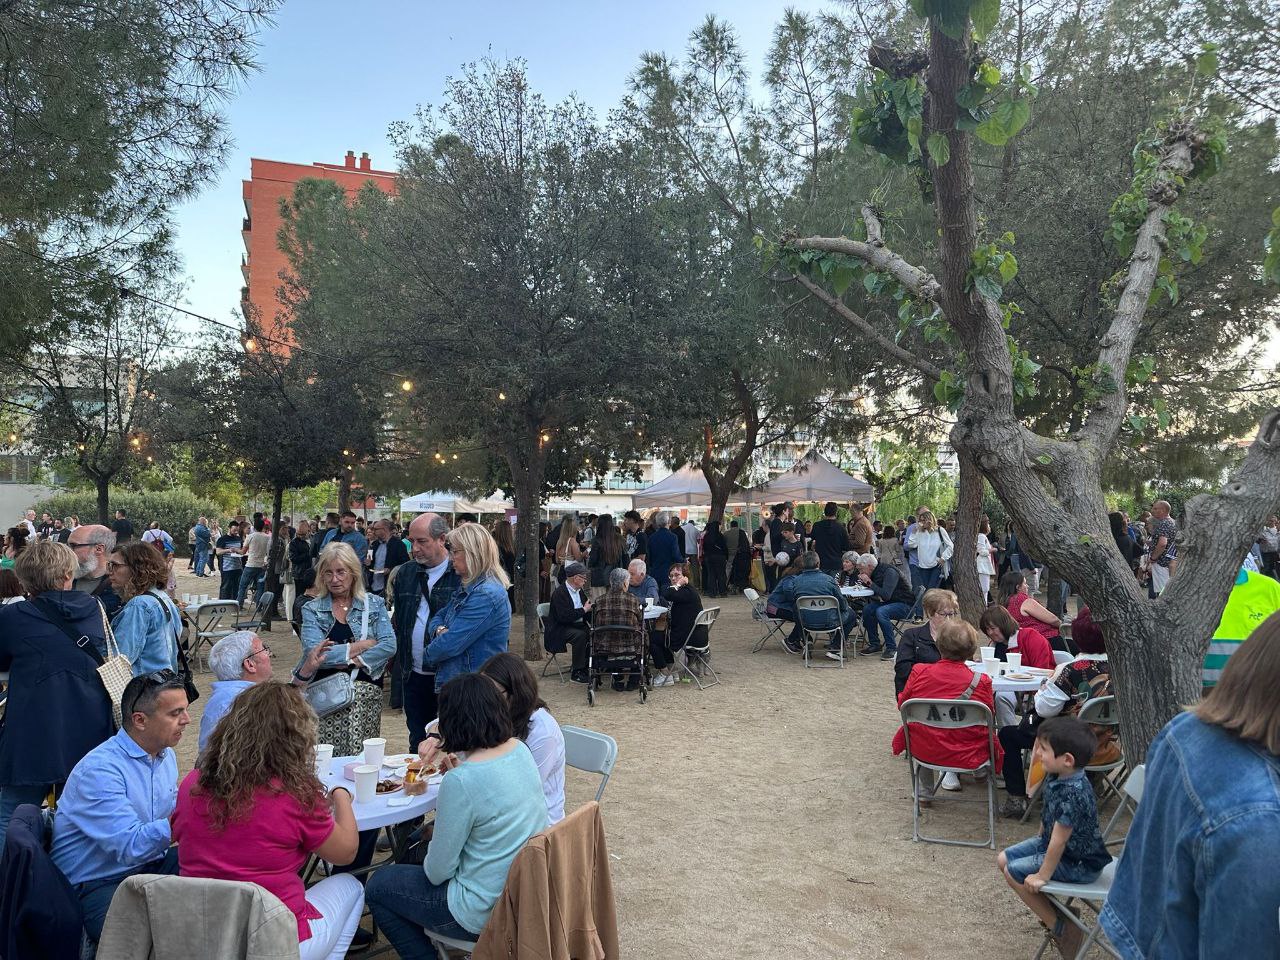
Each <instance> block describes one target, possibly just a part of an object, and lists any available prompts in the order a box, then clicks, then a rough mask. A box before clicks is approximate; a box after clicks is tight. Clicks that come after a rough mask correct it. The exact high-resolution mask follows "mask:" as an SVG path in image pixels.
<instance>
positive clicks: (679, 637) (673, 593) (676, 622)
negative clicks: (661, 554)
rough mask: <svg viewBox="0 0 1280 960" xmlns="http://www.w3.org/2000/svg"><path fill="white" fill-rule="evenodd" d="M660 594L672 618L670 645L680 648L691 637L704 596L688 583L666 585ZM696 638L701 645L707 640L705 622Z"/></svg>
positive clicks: (673, 647) (674, 648) (676, 648)
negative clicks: (699, 594)
mask: <svg viewBox="0 0 1280 960" xmlns="http://www.w3.org/2000/svg"><path fill="white" fill-rule="evenodd" d="M658 596H660V597H661V598H662V601H663V603H664V604H666V606H667V608H668V611H669V616H670V618H671V626H670V627H669V628H668V629H669V631H670V632H669V634H668V636H669V637H670V638H671V639H670V642H669V644H668V645H669V646H670V648H671V649H672V650H679V649H680V648H681V647H683V646H684V645H685V641H687V640H688V639H689V631H690V630H692V629H693V621H694V620H696V619H698V614H700V613H701V612H702V597H700V596H698V591H697V590H695V589H693V587H692V586H690V585H689V584H687V583H686V584H685V585H684V586H683V587H664V588H663V589H661V590H659V591H658ZM695 640H696V642H697V644H698V645H699V646H701V645H702V644H704V643H705V642H706V640H707V627H706V625H705V624H704V625H702V626H700V627H698V632H697V634H696V635H695Z"/></svg>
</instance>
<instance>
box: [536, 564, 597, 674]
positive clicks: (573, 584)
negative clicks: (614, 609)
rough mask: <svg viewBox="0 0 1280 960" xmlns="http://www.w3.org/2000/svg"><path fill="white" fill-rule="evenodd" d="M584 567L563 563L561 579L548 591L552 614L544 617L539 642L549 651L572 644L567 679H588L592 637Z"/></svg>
mask: <svg viewBox="0 0 1280 960" xmlns="http://www.w3.org/2000/svg"><path fill="white" fill-rule="evenodd" d="M586 588H587V568H586V567H584V566H583V565H582V564H580V563H578V562H577V561H572V562H570V563H566V564H565V565H564V582H563V583H561V584H560V586H558V587H556V589H555V592H554V593H552V594H551V616H550V617H548V618H547V631H546V636H544V637H543V638H542V645H543V646H544V647H546V649H547V652H548V653H563V652H564V650H565V648H566V647H568V646H572V647H573V669H572V671H571V672H570V674H569V679H571V680H572V681H573V682H574V683H586V682H587V653H588V652H589V647H590V640H591V628H590V627H589V626H588V624H589V623H590V620H591V601H590V600H588V599H587V594H586Z"/></svg>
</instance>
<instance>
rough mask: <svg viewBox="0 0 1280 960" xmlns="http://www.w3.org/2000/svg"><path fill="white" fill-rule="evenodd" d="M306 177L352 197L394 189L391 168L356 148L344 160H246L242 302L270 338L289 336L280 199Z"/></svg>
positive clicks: (246, 310) (248, 315) (284, 338)
mask: <svg viewBox="0 0 1280 960" xmlns="http://www.w3.org/2000/svg"><path fill="white" fill-rule="evenodd" d="M307 177H319V178H321V179H323V180H332V181H334V182H335V183H339V184H341V185H342V187H343V189H345V190H346V191H347V195H348V196H353V197H354V196H355V194H356V192H357V191H359V189H360V188H361V187H363V186H364V185H365V184H366V183H370V182H372V183H374V184H376V185H377V187H378V188H379V189H380V190H384V191H386V192H387V193H394V192H395V188H396V175H395V173H394V172H392V171H390V170H374V169H373V163H372V161H371V160H370V159H369V154H367V153H362V154H360V158H359V160H358V161H357V159H356V155H355V151H353V150H348V151H347V156H346V158H345V159H344V161H343V163H341V164H337V163H313V164H310V165H308V164H305V163H287V162H285V161H282V160H261V159H258V158H256V157H255V158H253V159H252V160H251V161H250V172H249V179H248V180H244V181H242V182H243V185H244V189H243V196H244V225H243V229H242V231H241V237H242V238H243V240H244V250H245V253H244V256H243V257H242V258H241V260H240V272H241V273H242V274H243V275H244V286H243V287H241V289H240V301H241V305H242V307H243V309H244V314H245V316H246V317H250V316H253V317H257V318H259V322H260V324H261V327H262V332H263V333H264V334H266V335H267V336H269V337H275V338H278V339H281V340H288V339H289V333H288V327H289V318H288V316H287V315H286V312H285V308H284V307H283V305H282V304H281V303H280V300H279V297H278V290H279V288H280V274H281V272H282V271H284V270H285V269H286V267H287V263H286V261H285V256H284V254H283V253H282V252H281V251H280V247H279V245H278V244H277V237H278V235H279V233H280V224H281V220H280V201H281V200H282V199H284V198H286V197H291V196H292V195H293V188H294V185H295V184H296V183H297V182H298V181H299V180H302V179H305V178H307Z"/></svg>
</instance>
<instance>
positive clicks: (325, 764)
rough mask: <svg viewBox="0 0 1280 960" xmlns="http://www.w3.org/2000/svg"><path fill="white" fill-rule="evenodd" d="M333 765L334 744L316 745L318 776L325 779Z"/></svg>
mask: <svg viewBox="0 0 1280 960" xmlns="http://www.w3.org/2000/svg"><path fill="white" fill-rule="evenodd" d="M332 765H333V744H332V743H318V744H316V776H317V777H323V776H325V774H327V773H328V772H329V767H331V766H332Z"/></svg>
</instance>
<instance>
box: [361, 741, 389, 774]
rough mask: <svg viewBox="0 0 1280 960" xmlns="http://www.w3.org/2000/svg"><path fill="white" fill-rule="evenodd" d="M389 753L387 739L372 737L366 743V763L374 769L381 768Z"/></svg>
mask: <svg viewBox="0 0 1280 960" xmlns="http://www.w3.org/2000/svg"><path fill="white" fill-rule="evenodd" d="M386 753H387V741H386V738H385V737H370V738H369V739H368V740H366V741H365V742H364V762H365V763H366V764H368V765H369V766H372V767H381V766H382V760H383V758H384V757H385V756H386Z"/></svg>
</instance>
